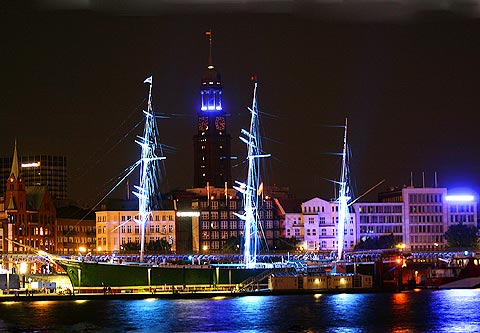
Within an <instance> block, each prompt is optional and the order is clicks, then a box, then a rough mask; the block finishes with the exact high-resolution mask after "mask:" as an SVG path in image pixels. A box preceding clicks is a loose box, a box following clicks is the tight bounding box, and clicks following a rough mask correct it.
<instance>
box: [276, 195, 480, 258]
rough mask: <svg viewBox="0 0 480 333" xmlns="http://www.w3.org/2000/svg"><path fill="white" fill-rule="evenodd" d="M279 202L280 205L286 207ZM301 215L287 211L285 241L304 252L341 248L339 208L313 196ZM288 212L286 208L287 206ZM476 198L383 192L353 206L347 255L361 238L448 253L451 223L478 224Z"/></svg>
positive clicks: (345, 234) (346, 229)
mask: <svg viewBox="0 0 480 333" xmlns="http://www.w3.org/2000/svg"><path fill="white" fill-rule="evenodd" d="M281 202H282V201H281V200H280V204H281ZM300 206H301V212H298V211H297V210H296V209H292V208H290V210H289V211H286V212H285V232H286V237H287V238H288V237H291V236H293V237H295V238H296V239H297V240H298V241H299V242H300V243H301V244H303V246H302V248H303V249H304V250H305V251H325V250H326V251H333V250H336V248H337V246H338V243H337V236H338V235H337V233H338V231H337V229H338V204H337V203H336V202H334V201H326V200H322V199H319V198H313V199H311V200H308V201H305V202H303V203H301V204H300ZM283 209H285V208H283ZM477 220H478V218H477V201H476V200H475V198H474V197H473V196H470V195H467V196H451V195H448V193H447V189H446V188H423V187H422V188H414V187H405V188H402V189H395V190H391V191H388V192H383V193H380V194H379V202H365V203H354V204H353V205H352V207H351V211H350V219H349V222H347V223H346V225H345V229H344V237H345V244H344V248H345V249H346V250H347V251H348V250H349V249H350V250H351V249H353V248H354V246H355V245H356V244H357V243H358V242H360V241H361V240H366V239H367V238H377V237H380V236H386V235H393V237H394V240H395V242H396V243H397V244H398V245H399V246H401V247H403V248H406V249H408V250H412V251H441V250H445V248H446V246H447V241H446V239H445V233H446V232H447V230H448V228H449V227H450V226H451V225H455V224H464V225H471V226H475V227H476V226H477Z"/></svg>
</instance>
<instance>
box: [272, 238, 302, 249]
mask: <svg viewBox="0 0 480 333" xmlns="http://www.w3.org/2000/svg"><path fill="white" fill-rule="evenodd" d="M297 245H298V240H297V239H296V238H295V237H293V236H292V237H290V238H285V237H280V238H278V241H277V243H276V250H277V251H293V250H295V249H296V248H297Z"/></svg>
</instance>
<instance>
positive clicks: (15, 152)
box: [10, 139, 20, 179]
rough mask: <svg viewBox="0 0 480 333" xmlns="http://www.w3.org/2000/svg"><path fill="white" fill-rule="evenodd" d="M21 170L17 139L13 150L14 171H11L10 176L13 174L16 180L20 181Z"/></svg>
mask: <svg viewBox="0 0 480 333" xmlns="http://www.w3.org/2000/svg"><path fill="white" fill-rule="evenodd" d="M19 173H20V172H19V168H18V153H17V139H15V148H14V150H13V159H12V171H10V175H12V174H13V176H14V177H15V179H18V177H19V176H20V175H19Z"/></svg>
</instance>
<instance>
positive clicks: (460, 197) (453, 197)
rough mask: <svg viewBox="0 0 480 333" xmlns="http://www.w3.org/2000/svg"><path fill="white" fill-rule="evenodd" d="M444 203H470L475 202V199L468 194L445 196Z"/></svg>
mask: <svg viewBox="0 0 480 333" xmlns="http://www.w3.org/2000/svg"><path fill="white" fill-rule="evenodd" d="M445 200H446V201H457V202H471V201H473V200H475V197H474V196H473V195H470V194H463V195H447V196H445Z"/></svg>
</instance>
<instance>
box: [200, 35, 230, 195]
mask: <svg viewBox="0 0 480 333" xmlns="http://www.w3.org/2000/svg"><path fill="white" fill-rule="evenodd" d="M206 34H207V35H208V36H209V55H208V66H207V69H206V70H205V72H204V73H203V76H202V84H201V92H200V93H201V98H202V100H201V105H200V108H199V110H198V112H197V118H198V119H197V120H198V121H197V134H195V135H194V136H193V154H194V181H193V182H194V187H197V188H199V187H205V186H207V184H208V185H209V186H214V187H218V188H223V187H225V186H226V184H227V186H228V187H230V186H231V155H230V151H231V148H230V146H231V144H230V142H231V137H230V135H229V134H228V133H227V121H226V114H225V111H224V109H223V105H222V81H221V77H220V73H218V71H217V70H216V69H215V66H214V64H213V60H212V32H211V31H208V32H207V33H206Z"/></svg>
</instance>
